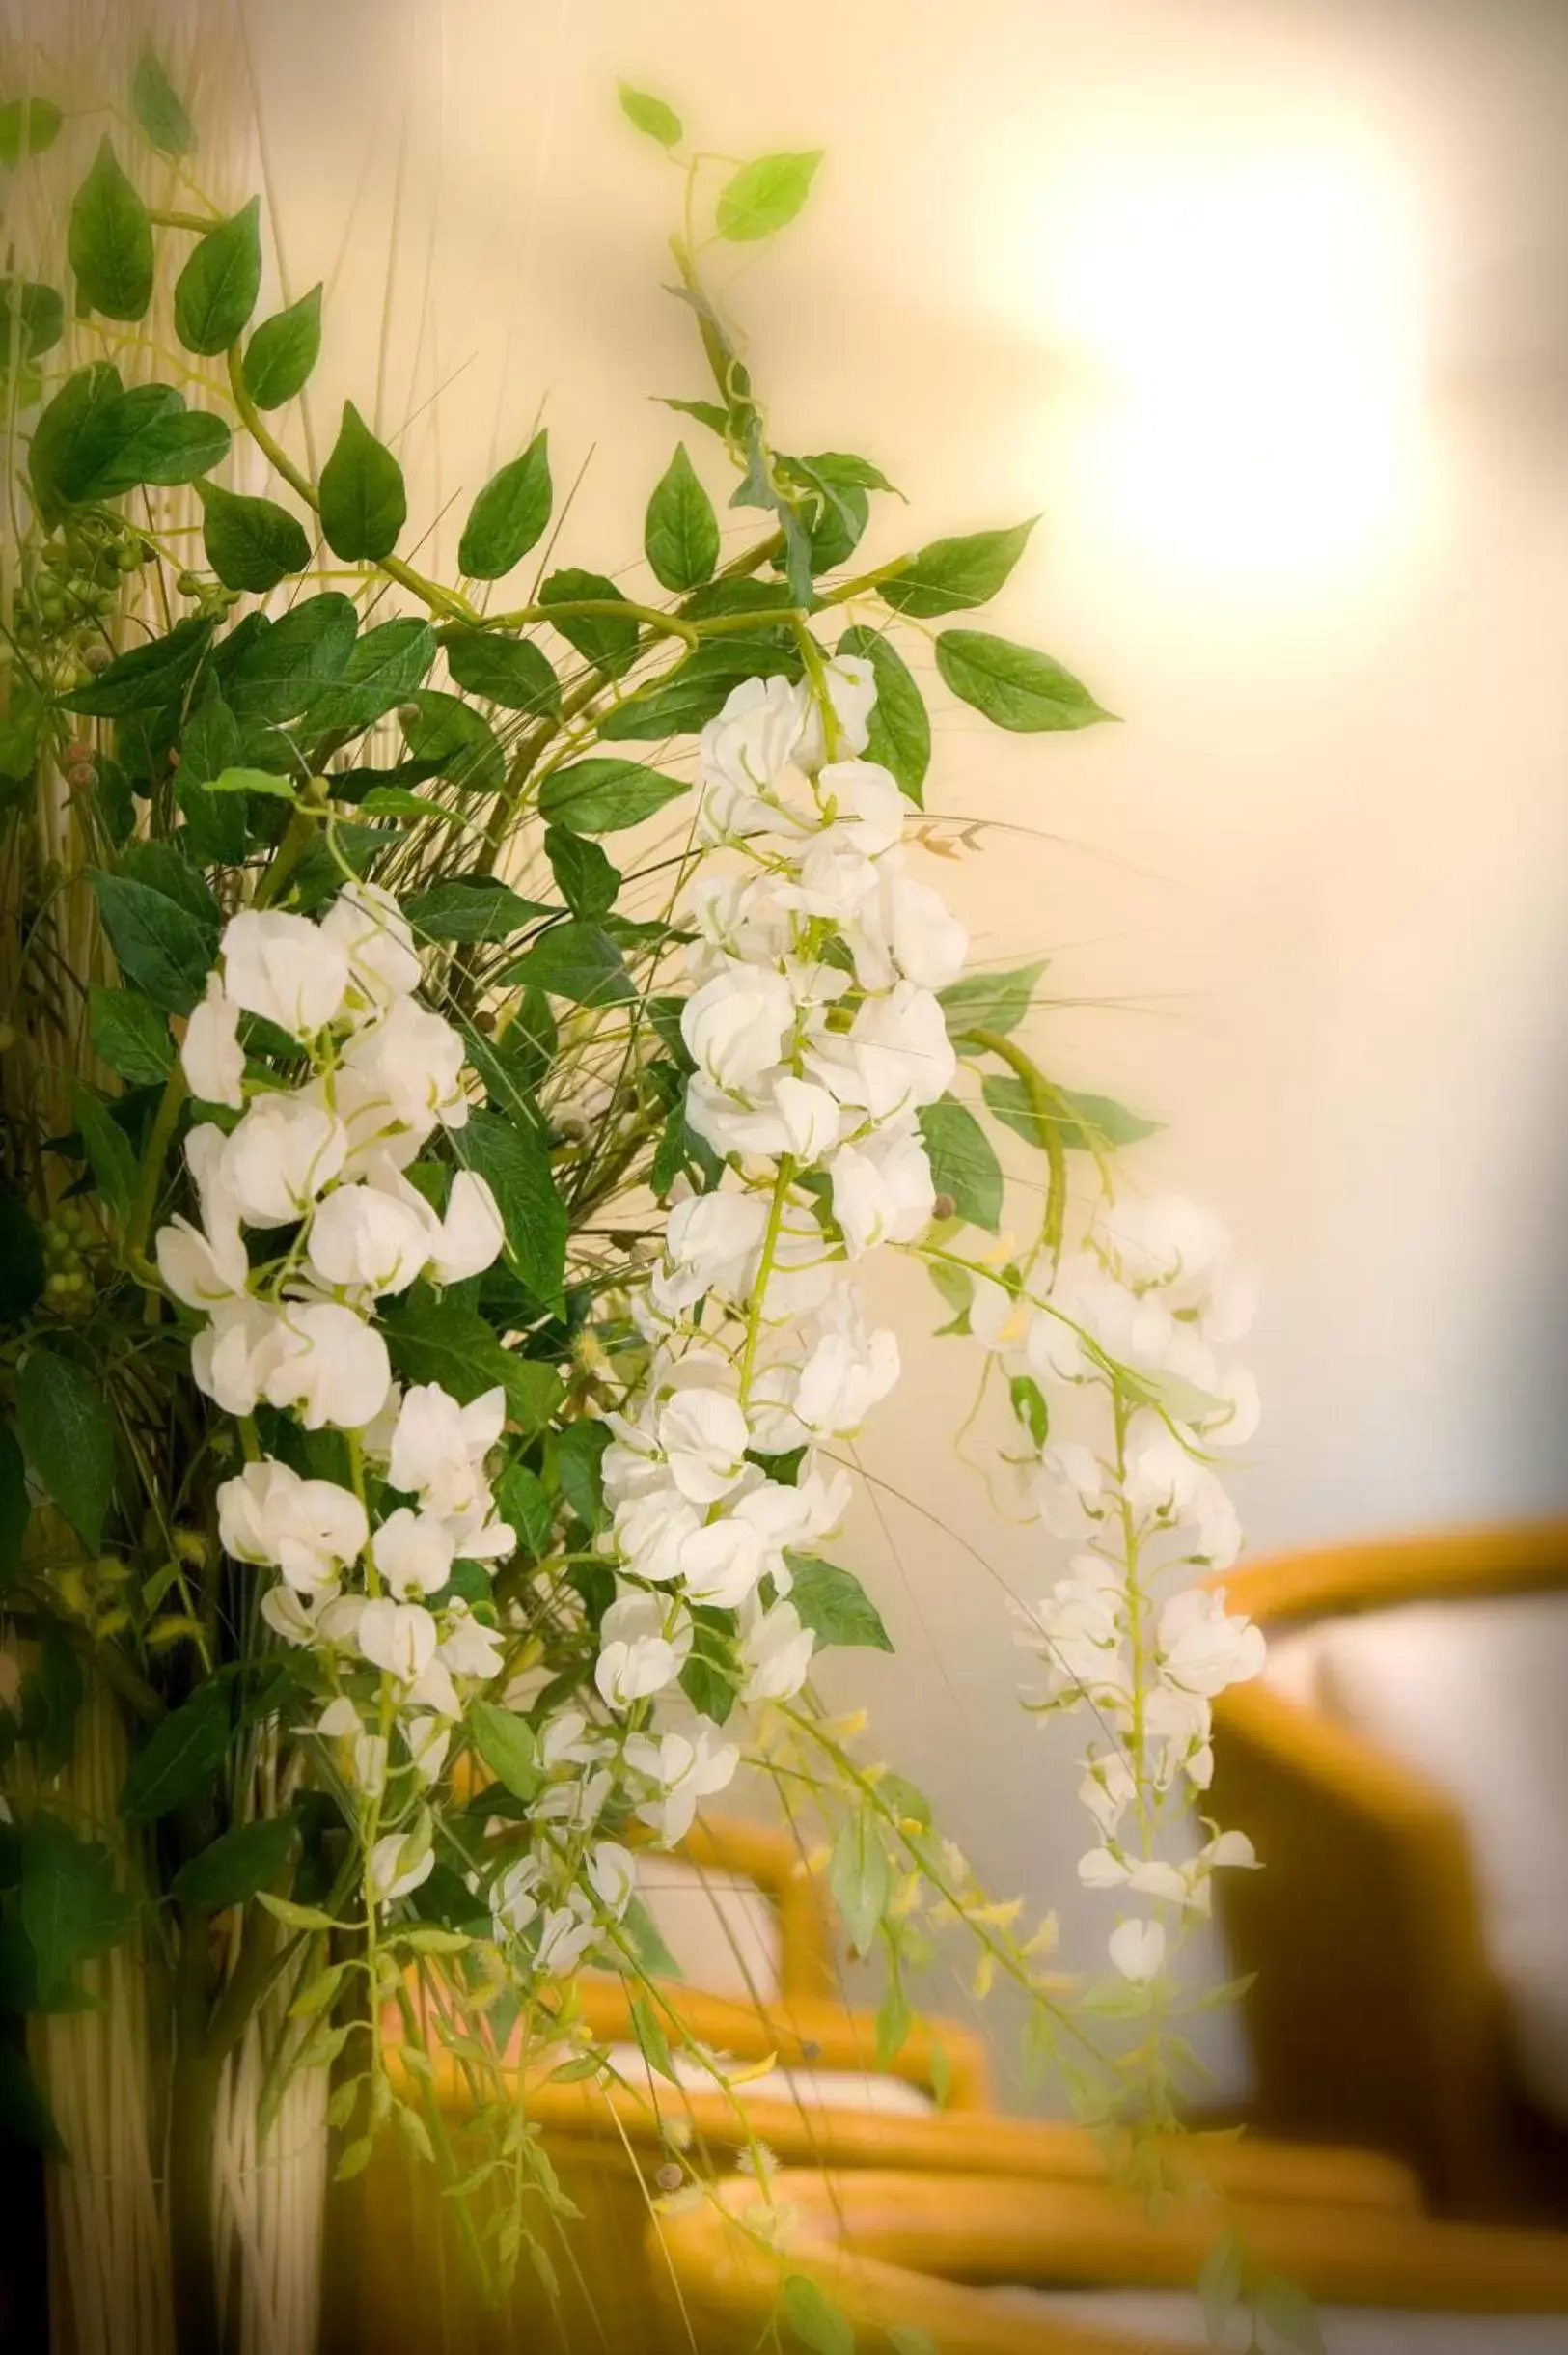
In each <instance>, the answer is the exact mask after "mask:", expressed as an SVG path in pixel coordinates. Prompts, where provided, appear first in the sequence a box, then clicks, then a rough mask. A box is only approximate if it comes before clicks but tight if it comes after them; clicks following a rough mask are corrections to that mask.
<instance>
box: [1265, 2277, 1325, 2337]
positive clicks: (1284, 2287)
mask: <svg viewBox="0 0 1568 2355" xmlns="http://www.w3.org/2000/svg"><path fill="white" fill-rule="evenodd" d="M1256 2306H1257V2315H1258V2320H1259V2321H1260V2322H1261V2323H1262V2324H1263V2325H1264V2327H1265V2328H1266V2329H1267V2330H1269V2331H1271V2332H1272V2333H1273V2335H1274V2337H1275V2338H1276V2339H1278V2340H1279V2342H1280V2344H1281V2345H1282V2346H1287V2347H1289V2348H1291V2349H1292V2350H1293V2355H1323V2331H1322V2326H1321V2325H1320V2323H1319V2321H1318V2318H1317V2310H1316V2308H1315V2307H1314V2306H1313V2304H1312V2301H1311V2299H1310V2298H1309V2297H1308V2296H1307V2292H1306V2290H1305V2289H1303V2288H1301V2287H1300V2286H1299V2285H1298V2284H1297V2283H1295V2282H1287V2281H1286V2280H1285V2279H1284V2277H1283V2275H1282V2274H1278V2273H1271V2274H1268V2275H1266V2276H1265V2278H1264V2279H1263V2280H1262V2281H1261V2282H1260V2283H1259V2284H1258V2286H1257V2298H1256Z"/></svg>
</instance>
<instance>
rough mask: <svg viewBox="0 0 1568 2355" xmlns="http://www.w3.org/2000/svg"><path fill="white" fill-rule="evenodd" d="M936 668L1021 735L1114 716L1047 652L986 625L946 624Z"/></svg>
mask: <svg viewBox="0 0 1568 2355" xmlns="http://www.w3.org/2000/svg"><path fill="white" fill-rule="evenodd" d="M888 586H889V587H890V588H892V587H893V586H894V583H892V582H889V583H888ZM936 667H937V669H938V670H939V671H940V672H941V673H942V676H943V678H944V679H946V680H947V682H948V684H949V687H950V688H951V689H952V691H953V693H954V695H956V696H958V697H959V698H960V699H961V701H962V702H964V703H966V704H972V705H973V706H974V707H975V709H976V710H977V711H979V712H982V713H983V714H984V716H985V718H986V719H988V720H990V721H992V722H993V723H994V724H995V725H996V726H997V727H998V728H1010V729H1012V730H1013V731H1015V732H1016V733H1018V734H1025V735H1038V734H1043V733H1044V732H1045V731H1047V730H1054V729H1065V728H1092V727H1093V726H1094V725H1095V723H1096V721H1098V720H1108V719H1111V718H1112V717H1113V716H1114V714H1113V713H1111V712H1109V711H1102V710H1101V708H1100V706H1099V705H1098V704H1097V703H1096V702H1095V700H1094V698H1093V696H1092V695H1091V694H1090V693H1089V691H1088V689H1087V687H1086V686H1085V685H1083V684H1082V682H1081V681H1080V680H1079V679H1075V678H1074V677H1073V675H1072V673H1071V672H1070V671H1064V670H1063V669H1062V667H1061V665H1060V663H1059V662H1053V661H1052V659H1051V657H1050V655H1049V654H1036V653H1035V652H1034V651H1032V648H1030V647H1027V646H1014V645H1013V644H1012V643H1011V642H1010V640H1008V639H1006V638H991V637H988V636H987V635H986V633H985V632H984V630H980V629H945V630H944V631H943V633H942V635H941V637H940V638H939V639H938V640H937V642H936Z"/></svg>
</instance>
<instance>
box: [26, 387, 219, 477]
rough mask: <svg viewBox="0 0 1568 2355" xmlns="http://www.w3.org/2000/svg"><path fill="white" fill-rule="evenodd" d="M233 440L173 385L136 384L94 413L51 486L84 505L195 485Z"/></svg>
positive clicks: (57, 469)
mask: <svg viewBox="0 0 1568 2355" xmlns="http://www.w3.org/2000/svg"><path fill="white" fill-rule="evenodd" d="M229 441H230V434H229V428H228V427H227V426H226V425H225V424H224V421H223V419H222V418H221V417H214V416H213V415H212V414H211V412H210V411H209V410H206V409H187V408H186V406H185V397H184V395H183V393H180V392H177V391H176V389H175V387H174V386H173V385H172V384H133V385H132V386H131V388H130V390H129V392H128V393H119V394H116V395H115V396H114V398H113V399H112V400H108V401H105V402H102V403H101V405H99V406H97V407H96V408H95V409H94V412H93V414H92V416H91V417H90V418H89V419H88V420H87V421H86V422H85V423H84V425H83V428H82V430H81V432H80V433H79V434H78V435H77V437H76V439H75V441H74V443H73V445H72V448H71V450H70V452H69V457H67V458H66V459H65V460H64V462H63V463H61V464H59V465H58V466H57V467H56V469H55V479H54V488H55V490H56V491H57V492H58V494H59V496H60V497H61V498H63V499H67V500H69V501H70V502H71V503H72V504H79V503H81V502H83V501H86V500H94V499H118V498H119V497H120V496H121V494H122V493H123V492H124V491H127V490H135V489H136V488H137V487H138V485H141V484H143V483H154V484H159V485H164V486H169V485H174V484H177V483H190V482H194V481H195V479H196V477H197V476H198V475H202V474H206V472H207V471H208V470H209V468H211V467H213V466H216V465H219V464H220V463H221V462H222V460H223V459H224V458H225V457H227V456H228V454H229Z"/></svg>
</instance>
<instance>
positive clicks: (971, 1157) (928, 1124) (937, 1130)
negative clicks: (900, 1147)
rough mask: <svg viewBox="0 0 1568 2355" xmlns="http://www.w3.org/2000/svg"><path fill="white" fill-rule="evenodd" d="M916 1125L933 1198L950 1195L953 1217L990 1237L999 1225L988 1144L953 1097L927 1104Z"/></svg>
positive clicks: (999, 1190)
mask: <svg viewBox="0 0 1568 2355" xmlns="http://www.w3.org/2000/svg"><path fill="white" fill-rule="evenodd" d="M920 1119H921V1135H922V1137H923V1138H924V1140H925V1150H926V1152H927V1154H928V1155H929V1157H930V1163H931V1182H932V1184H933V1185H934V1186H935V1187H936V1190H937V1192H938V1193H939V1194H950V1195H951V1197H952V1202H953V1214H954V1216H955V1217H958V1218H963V1219H968V1221H969V1222H970V1224H971V1226H975V1227H983V1228H984V1229H985V1230H986V1232H987V1233H989V1234H995V1233H996V1232H997V1229H998V1228H999V1227H1000V1226H1001V1224H1002V1194H1003V1185H1002V1164H1001V1163H1000V1162H999V1161H998V1159H997V1156H996V1150H995V1148H994V1147H993V1145H992V1143H991V1140H990V1138H989V1137H988V1136H987V1135H986V1133H985V1131H984V1129H983V1128H982V1127H981V1126H980V1124H979V1122H978V1121H977V1119H976V1118H975V1115H974V1114H973V1113H972V1112H970V1111H969V1110H967V1108H966V1107H965V1106H964V1105H962V1104H960V1103H959V1101H958V1100H957V1098H956V1096H951V1095H944V1096H942V1097H940V1098H939V1099H938V1101H937V1102H936V1103H934V1104H927V1105H926V1106H925V1108H924V1110H923V1111H922V1114H921V1116H920Z"/></svg>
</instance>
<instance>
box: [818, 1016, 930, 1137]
mask: <svg viewBox="0 0 1568 2355" xmlns="http://www.w3.org/2000/svg"><path fill="white" fill-rule="evenodd" d="M808 1062H809V1064H810V1066H811V1067H812V1073H813V1075H814V1076H815V1077H816V1078H818V1079H820V1080H821V1081H822V1083H823V1085H824V1086H825V1087H827V1088H829V1089H831V1090H832V1092H833V1094H835V1095H836V1096H837V1097H838V1098H839V1102H840V1103H841V1104H852V1105H858V1106H860V1107H862V1108H863V1109H864V1110H865V1111H866V1113H867V1115H868V1116H869V1118H870V1119H871V1120H872V1121H874V1122H877V1123H878V1124H881V1123H882V1122H887V1121H891V1120H893V1119H894V1118H895V1116H896V1115H898V1114H899V1113H902V1112H909V1111H915V1110H918V1109H919V1108H920V1107H921V1106H922V1105H924V1104H934V1103H935V1102H936V1100H937V1098H938V1096H939V1095H941V1094H944V1093H945V1092H946V1090H947V1089H948V1088H949V1086H950V1085H951V1082H952V1078H953V1074H954V1073H955V1071H956V1070H957V1068H958V1058H957V1055H956V1054H955V1053H954V1051H953V1047H952V1042H951V1040H950V1039H949V1037H948V1023H947V1016H946V1015H945V1014H944V1013H943V1011H942V1005H941V1001H940V1000H939V999H937V998H936V997H934V996H933V995H932V993H931V991H930V990H929V989H918V988H917V987H916V986H915V984H914V983H913V982H897V983H895V984H894V986H893V988H892V989H890V990H889V991H888V993H887V995H886V996H885V997H877V998H867V999H866V1000H865V1001H864V1002H863V1003H862V1005H861V1006H860V1007H858V1008H857V1010H856V1012H855V1018H854V1020H853V1021H852V1022H851V1024H850V1026H849V1031H848V1034H847V1036H846V1037H844V1038H830V1039H823V1040H821V1041H820V1043H819V1044H818V1045H817V1046H816V1047H814V1048H813V1049H812V1053H811V1055H810V1056H809V1057H808Z"/></svg>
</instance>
